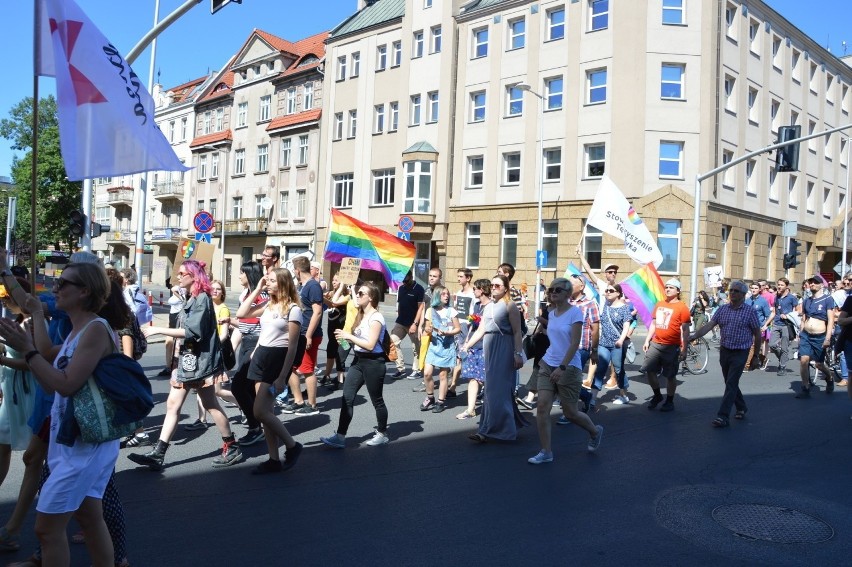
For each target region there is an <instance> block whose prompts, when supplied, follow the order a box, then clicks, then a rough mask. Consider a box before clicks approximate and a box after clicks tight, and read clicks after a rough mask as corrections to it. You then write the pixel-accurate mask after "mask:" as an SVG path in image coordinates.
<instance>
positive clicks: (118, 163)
mask: <svg viewBox="0 0 852 567" xmlns="http://www.w3.org/2000/svg"><path fill="white" fill-rule="evenodd" d="M37 1H38V2H39V9H40V18H39V19H40V21H39V28H40V29H39V30H36V31H37V33H38V34H39V46H40V49H41V53H40V54H39V56H37V57H36V73H37V74H38V75H42V76H47V77H56V98H57V107H58V114H59V139H60V142H61V148H62V158H63V161H64V162H65V171H66V173H67V174H68V179H70V180H72V181H78V180H80V179H90V178H95V177H113V176H121V175H128V174H131V173H138V172H142V171H158V170H159V171H186V170H187V169H189V168H188V167H186V166H184V165H183V164H182V163H181V162H180V160H179V159H178V157H177V155H175V152H174V150H173V149H172V147H171V145H170V144H169V142H168V141H167V140H166V138H165V136H163V133H162V132H160V129H159V128H157V125H156V124H155V122H154V101H153V99H152V98H151V95H149V94H148V91H147V90H146V89H145V87H144V86H143V85H142V81H141V80H140V79H139V77H137V76H136V73H134V72H133V69H131V68H130V65H128V63H127V61H125V60H124V57H122V56H121V54H120V53H119V52H118V49H116V48H115V46H113V45H112V44H111V43H110V42H109V40H107V38H106V37H104V35H103V34H102V33H101V32H100V30H98V28H97V27H96V26H95V25H94V24H93V23H92V21H91V20H90V19H89V18H88V17H87V16H86V14H85V13H84V12H83V10H81V9H80V7H79V6H77V4H76V3H75V2H74V0H37Z"/></svg>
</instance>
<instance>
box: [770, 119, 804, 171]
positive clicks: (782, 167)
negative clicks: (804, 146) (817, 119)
mask: <svg viewBox="0 0 852 567" xmlns="http://www.w3.org/2000/svg"><path fill="white" fill-rule="evenodd" d="M801 135H802V127H801V126H781V127H780V128H778V142H777V143H779V144H780V143H781V142H787V141H789V140H795V139H797V138H799V137H801ZM799 143H800V142H796V143H795V144H790V145H789V146H784V147H783V148H778V149H777V150H776V151H775V169H776V170H778V171H798V170H799Z"/></svg>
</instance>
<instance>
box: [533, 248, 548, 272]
mask: <svg viewBox="0 0 852 567" xmlns="http://www.w3.org/2000/svg"><path fill="white" fill-rule="evenodd" d="M535 267H536V268H546V267H547V250H536V253H535Z"/></svg>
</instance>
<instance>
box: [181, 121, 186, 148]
mask: <svg viewBox="0 0 852 567" xmlns="http://www.w3.org/2000/svg"><path fill="white" fill-rule="evenodd" d="M180 141H181V142H185V141H186V117H185V116H184V117H183V118H181V119H180Z"/></svg>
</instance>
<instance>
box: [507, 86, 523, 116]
mask: <svg viewBox="0 0 852 567" xmlns="http://www.w3.org/2000/svg"><path fill="white" fill-rule="evenodd" d="M523 113H524V91H522V90H521V89H519V88H518V87H517V86H511V87H506V116H520V115H521V114H523Z"/></svg>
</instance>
